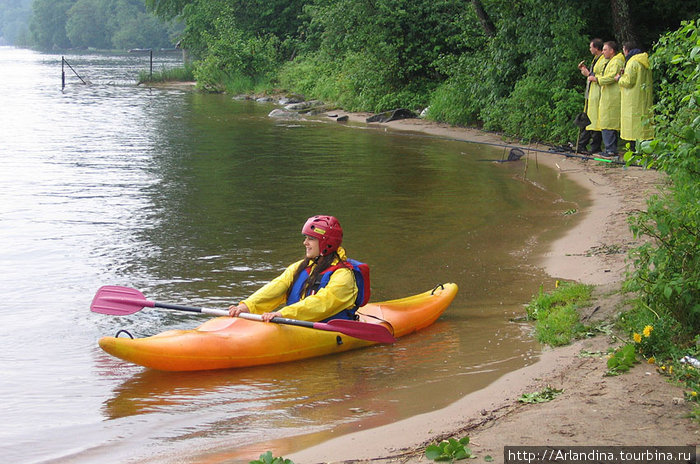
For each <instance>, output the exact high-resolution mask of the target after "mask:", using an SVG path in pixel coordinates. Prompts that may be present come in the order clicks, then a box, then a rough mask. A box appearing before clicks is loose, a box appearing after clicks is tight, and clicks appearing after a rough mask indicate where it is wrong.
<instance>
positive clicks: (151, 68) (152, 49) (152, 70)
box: [151, 49, 153, 80]
mask: <svg viewBox="0 0 700 464" xmlns="http://www.w3.org/2000/svg"><path fill="white" fill-rule="evenodd" d="M151 80H153V49H151Z"/></svg>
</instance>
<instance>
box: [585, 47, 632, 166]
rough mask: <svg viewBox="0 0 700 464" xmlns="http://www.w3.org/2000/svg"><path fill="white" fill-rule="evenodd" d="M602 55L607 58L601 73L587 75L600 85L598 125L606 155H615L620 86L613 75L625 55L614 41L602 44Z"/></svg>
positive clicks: (618, 123)
mask: <svg viewBox="0 0 700 464" xmlns="http://www.w3.org/2000/svg"><path fill="white" fill-rule="evenodd" d="M603 56H604V57H605V58H606V59H607V60H608V62H607V63H605V70H604V71H603V74H602V75H595V76H589V77H588V80H589V81H591V82H597V83H598V85H600V103H599V104H598V127H599V128H600V130H601V132H602V135H603V143H604V144H605V153H604V154H605V155H606V156H617V142H618V137H619V131H620V86H619V85H618V83H617V80H615V76H617V75H618V74H619V73H620V70H621V69H622V68H624V66H625V57H624V56H623V55H622V53H619V52H618V46H617V43H616V42H613V41H608V42H605V43H604V44H603Z"/></svg>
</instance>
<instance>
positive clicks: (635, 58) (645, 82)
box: [615, 42, 654, 151]
mask: <svg viewBox="0 0 700 464" xmlns="http://www.w3.org/2000/svg"><path fill="white" fill-rule="evenodd" d="M622 52H623V53H624V54H625V58H626V63H625V68H624V70H623V71H621V72H620V74H618V75H617V76H615V79H616V80H617V81H618V83H619V85H620V138H621V139H622V140H627V141H629V144H630V148H631V149H632V151H634V149H635V144H636V141H637V140H650V139H653V138H654V127H653V126H652V124H651V117H652V111H651V107H652V105H653V104H654V97H653V94H652V78H651V65H650V64H649V55H648V54H647V53H642V51H641V50H640V49H639V48H637V46H636V44H635V43H634V42H625V43H624V44H623V45H622Z"/></svg>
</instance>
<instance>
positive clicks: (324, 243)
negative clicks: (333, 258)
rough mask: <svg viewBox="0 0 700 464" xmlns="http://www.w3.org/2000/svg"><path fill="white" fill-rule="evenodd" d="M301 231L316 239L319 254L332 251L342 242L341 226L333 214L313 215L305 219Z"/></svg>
mask: <svg viewBox="0 0 700 464" xmlns="http://www.w3.org/2000/svg"><path fill="white" fill-rule="evenodd" d="M301 233H302V234H304V235H308V236H309V237H314V238H317V239H318V247H319V249H320V250H321V256H326V255H328V254H331V253H333V252H334V251H336V250H337V249H338V247H339V246H340V244H341V243H343V228H342V227H340V222H338V220H337V219H336V218H334V217H333V216H313V217H310V218H309V219H307V220H306V223H305V224H304V227H302V229H301Z"/></svg>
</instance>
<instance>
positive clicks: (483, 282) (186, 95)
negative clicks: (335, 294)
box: [0, 47, 585, 462]
mask: <svg viewBox="0 0 700 464" xmlns="http://www.w3.org/2000/svg"><path fill="white" fill-rule="evenodd" d="M67 59H69V61H70V62H71V64H72V65H73V66H74V67H76V68H77V69H78V71H79V72H81V73H83V74H84V75H86V76H87V77H88V78H89V79H90V81H91V82H92V85H89V86H83V85H82V84H78V83H75V82H72V81H69V85H68V86H67V87H66V89H65V91H63V92H61V89H60V56H56V55H42V54H37V53H33V52H29V51H25V50H16V49H11V48H2V47H0V67H2V69H3V70H5V71H4V79H5V82H4V90H3V92H4V93H3V105H2V108H1V109H0V127H2V128H3V130H2V131H1V132H0V146H2V147H3V151H2V157H3V169H2V171H1V173H0V181H1V182H0V239H1V243H2V244H3V245H2V250H0V260H1V262H2V265H3V269H5V270H9V271H5V272H3V273H2V275H1V276H0V283H1V284H2V288H3V289H4V293H5V303H6V304H5V308H6V309H5V310H4V313H3V316H2V317H3V333H2V336H3V342H4V346H5V349H4V351H3V354H2V357H3V362H2V364H1V366H2V367H0V371H1V373H2V377H1V378H2V379H3V381H2V383H0V393H2V394H3V397H4V398H5V401H4V405H3V407H2V408H3V409H2V412H3V417H4V418H5V419H6V420H5V421H4V423H5V425H4V426H1V427H0V443H3V445H0V446H2V448H4V449H3V451H4V452H5V454H6V455H7V456H9V458H10V460H11V461H12V462H25V461H26V462H36V461H45V460H49V459H53V458H65V459H70V462H92V461H94V460H99V459H106V456H109V459H110V460H115V459H121V460H123V461H129V460H134V461H141V460H149V461H152V460H156V461H158V460H162V461H165V462H167V461H168V460H169V459H172V458H173V457H174V456H176V455H177V456H180V457H182V456H184V455H190V454H194V455H197V454H202V455H206V456H209V457H212V456H213V457H218V458H220V459H241V460H243V461H246V460H247V459H249V458H250V457H256V456H257V454H259V453H260V452H262V451H265V450H266V449H275V450H276V455H279V454H281V453H288V452H291V451H293V450H294V449H295V447H296V448H298V447H300V446H307V445H310V444H313V443H316V442H319V441H321V440H324V439H325V438H326V437H327V436H329V434H331V433H332V434H334V435H335V436H337V434H339V433H346V432H347V431H350V430H353V429H357V427H370V426H374V425H380V424H384V423H387V422H390V421H394V420H399V419H401V418H405V417H409V416H412V415H415V414H420V413H422V412H426V411H430V410H434V409H438V408H442V407H445V406H448V405H449V404H450V403H451V402H452V401H454V400H456V399H457V398H459V397H460V396H462V395H464V394H466V393H469V392H471V391H474V390H476V389H479V388H483V387H484V386H486V385H488V383H490V382H492V381H493V380H495V379H496V378H498V376H500V375H502V374H503V373H505V372H508V371H510V370H513V369H516V368H518V367H520V366H523V365H525V364H528V363H531V362H533V361H534V359H536V357H537V354H538V350H539V347H538V346H537V344H535V343H533V342H532V341H531V339H530V337H529V335H528V331H529V327H528V326H527V325H524V324H515V323H512V322H510V318H512V317H513V316H514V315H521V314H522V313H523V308H522V305H523V304H524V303H526V302H527V301H528V300H529V299H530V297H531V295H533V294H534V293H536V292H537V290H538V288H539V286H540V285H541V284H543V283H545V282H548V280H549V278H548V277H547V276H546V275H544V274H543V273H542V271H541V270H539V269H538V268H537V267H536V266H535V265H534V263H535V262H536V258H537V256H538V253H541V252H542V251H544V250H545V247H546V243H547V241H548V240H551V238H552V237H554V236H555V235H556V234H560V233H562V232H563V231H564V230H566V227H568V226H569V225H570V224H567V222H568V221H571V220H572V218H570V217H569V216H566V215H564V214H563V213H564V212H565V211H567V210H569V209H571V208H576V207H580V206H577V204H576V203H574V201H575V200H577V199H578V198H584V197H582V192H581V191H580V190H579V189H577V188H576V187H575V186H574V185H572V184H571V183H569V182H567V181H565V180H563V179H560V178H558V177H557V176H556V173H554V172H553V171H550V170H547V169H545V168H543V167H539V168H538V167H537V166H536V165H535V163H534V162H533V161H532V160H531V161H530V164H529V166H528V169H527V173H526V175H525V166H524V163H503V164H500V163H493V162H490V161H484V160H495V159H500V158H501V156H502V149H499V148H493V147H488V146H483V145H475V144H469V143H464V142H456V141H449V140H440V139H436V138H430V137H424V136H419V135H415V134H414V135H412V134H401V133H393V132H387V131H385V130H384V129H383V128H379V129H378V128H372V127H367V126H364V125H341V124H338V123H335V122H334V121H330V120H324V119H323V118H319V119H317V120H311V121H295V122H284V121H277V120H273V119H270V118H269V117H268V116H267V114H268V113H269V112H270V111H271V110H272V109H273V108H274V107H275V106H274V105H271V104H260V103H254V102H239V101H234V100H232V99H231V98H230V97H228V96H222V95H202V94H198V93H192V92H186V91H181V90H168V89H147V88H142V87H136V86H135V85H134V84H135V79H136V76H137V75H138V70H139V69H143V62H142V61H141V60H139V59H137V58H135V57H132V56H128V55H125V56H104V55H95V54H93V55H73V56H68V57H67ZM169 60H170V61H167V60H166V63H167V65H173V64H176V63H174V62H173V61H174V60H173V59H172V58H170V59H169ZM584 201H585V199H584ZM319 213H320V214H332V215H335V216H337V217H338V218H339V219H340V221H341V223H342V225H343V228H344V230H345V242H344V246H345V247H346V249H347V251H348V253H349V255H350V256H352V257H354V258H357V259H360V260H362V261H365V262H367V263H370V265H371V267H372V289H373V298H372V299H373V300H374V301H380V300H385V299H393V298H400V297H403V296H407V295H409V294H413V293H418V292H422V291H425V290H428V289H430V288H432V287H434V286H435V285H436V284H439V283H441V282H456V283H457V284H458V285H459V287H460V293H459V295H458V296H457V299H456V300H455V301H454V303H453V304H452V306H451V307H450V308H449V309H448V311H447V312H446V313H445V315H444V316H443V317H442V318H440V320H439V321H438V322H437V323H436V324H435V325H434V326H432V327H430V328H428V329H426V330H425V331H423V332H421V333H418V334H415V335H412V336H410V337H407V338H405V339H402V340H400V341H399V343H397V344H395V345H393V346H378V347H372V348H369V349H365V350H361V351H356V352H350V353H346V354H343V355H341V356H336V357H328V358H319V359H313V360H308V361H303V362H298V363H290V364H286V365H278V366H268V367H261V368H254V369H242V370H237V371H218V372H201V373H196V372H195V373H184V374H183V373H161V372H156V371H150V370H146V369H143V368H140V367H135V366H130V365H127V364H125V363H122V362H120V361H118V360H116V359H113V358H111V357H109V356H108V355H106V354H105V353H103V352H102V351H101V350H100V349H99V348H98V347H97V340H98V338H99V337H100V336H103V335H113V334H114V333H115V332H116V331H117V330H119V329H122V328H125V329H128V330H130V331H131V332H132V333H134V334H135V335H140V336H143V335H150V334H154V333H158V332H161V331H164V330H167V329H171V328H191V327H194V326H196V325H198V324H200V323H201V322H202V319H201V317H198V316H195V315H184V314H178V313H172V312H162V311H156V310H145V311H142V312H140V313H137V314H134V315H131V316H127V317H122V318H116V317H109V316H103V315H98V314H94V313H90V312H89V304H90V301H91V299H92V296H93V295H94V292H95V291H96V290H97V289H98V288H99V286H101V285H106V284H114V285H127V286H132V287H136V288H139V289H140V290H142V291H143V292H144V293H145V294H146V296H147V297H149V298H150V299H154V300H159V301H164V302H173V303H182V304H190V305H195V306H208V307H226V306H228V305H229V304H231V303H233V302H236V301H238V300H239V299H241V298H243V297H245V296H247V295H249V294H250V293H251V292H252V291H254V290H255V289H257V288H258V287H259V286H260V285H261V284H262V283H264V282H266V281H267V280H269V279H270V278H272V277H274V276H276V275H277V274H278V273H279V272H280V270H281V269H282V268H283V267H285V266H286V265H288V264H289V263H290V262H292V261H294V260H296V259H299V258H300V257H301V256H302V254H303V247H302V245H301V241H302V238H301V234H300V228H301V225H302V224H303V222H304V220H305V219H306V218H307V217H308V216H311V215H313V214H319ZM290 437H295V438H293V439H290ZM188 459H189V462H192V461H193V460H194V458H192V457H190V458H188ZM246 462H247V461H246Z"/></svg>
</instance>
